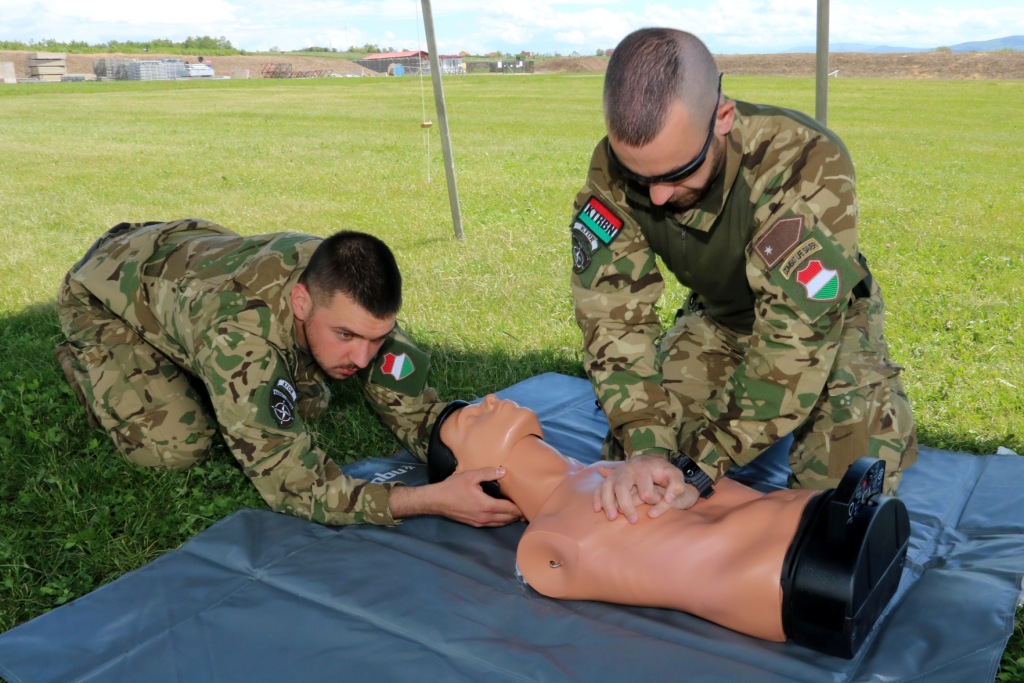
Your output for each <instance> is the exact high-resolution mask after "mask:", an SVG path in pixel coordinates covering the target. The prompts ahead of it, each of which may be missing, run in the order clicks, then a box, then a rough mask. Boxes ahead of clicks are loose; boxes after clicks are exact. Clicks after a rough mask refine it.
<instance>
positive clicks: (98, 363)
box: [55, 220, 519, 525]
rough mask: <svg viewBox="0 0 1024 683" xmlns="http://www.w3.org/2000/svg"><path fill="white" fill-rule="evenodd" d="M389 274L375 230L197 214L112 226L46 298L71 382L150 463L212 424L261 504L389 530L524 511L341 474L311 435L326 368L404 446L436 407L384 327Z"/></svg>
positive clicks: (412, 445)
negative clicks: (238, 222)
mask: <svg viewBox="0 0 1024 683" xmlns="http://www.w3.org/2000/svg"><path fill="white" fill-rule="evenodd" d="M400 305H401V274H400V273H399V271H398V266H397V264H396V263H395V261H394V256H393V255H392V254H391V251H390V250H389V249H388V247H387V246H386V245H385V244H384V243H383V242H381V241H380V240H378V239H377V238H375V237H372V236H370V235H365V234H362V233H356V232H341V233H338V234H336V235H333V236H331V237H329V238H327V239H322V238H319V237H313V236H311V235H301V234H296V233H276V234H268V235H258V236H254V237H241V236H239V235H237V234H235V233H233V232H231V231H230V230H227V229H226V228H223V227H221V226H219V225H216V224H214V223H210V222H208V221H203V220H180V221H173V222H170V223H145V224H139V223H121V224H120V225H117V226H115V227H114V228H112V229H111V230H109V231H108V232H107V233H105V234H104V235H103V236H102V237H100V239H99V240H98V241H97V242H96V243H95V244H94V245H93V246H92V248H91V249H89V251H88V252H87V253H86V255H85V256H84V257H83V258H82V259H81V260H80V261H79V262H78V263H76V264H75V265H74V267H73V268H72V269H71V271H70V272H69V273H68V274H67V276H66V277H65V278H64V282H63V284H62V286H61V289H60V293H59V295H58V300H57V309H58V314H59V316H60V321H61V327H62V328H63V330H64V333H65V334H66V335H67V341H66V342H64V343H62V344H60V345H59V346H58V347H57V349H56V354H55V355H56V357H57V359H58V361H59V362H60V364H61V366H62V368H63V370H64V372H65V375H66V376H67V378H68V380H69V382H70V383H71V384H72V386H73V387H74V388H75V390H76V393H77V394H78V395H79V399H80V400H81V401H82V402H83V404H84V405H85V406H86V409H87V411H89V412H90V418H91V419H92V420H93V421H94V422H96V423H98V425H99V426H101V427H102V428H103V429H105V430H106V431H107V432H108V433H109V434H110V436H111V438H112V439H113V440H114V443H115V444H116V445H117V447H118V449H119V450H120V451H121V453H123V454H124V456H125V457H126V458H127V459H128V460H130V461H131V462H133V463H136V464H139V465H142V466H144V467H166V468H170V469H184V468H187V467H190V466H192V465H194V464H196V463H199V462H202V461H203V460H204V459H205V458H206V457H207V454H208V452H209V450H210V448H211V446H212V445H213V442H214V438H215V435H216V433H217V432H218V431H219V432H220V433H221V434H222V435H223V438H224V441H225V443H226V444H227V446H228V448H229V449H230V451H231V453H232V454H233V455H234V457H235V458H236V459H237V460H238V462H239V463H240V464H241V466H242V469H243V471H244V472H245V474H246V476H247V477H249V479H250V480H251V481H252V482H253V484H255V486H256V488H257V489H258V490H259V491H260V493H261V494H262V496H263V498H264V499H265V500H266V501H267V503H268V504H269V505H270V507H271V508H272V509H274V510H276V511H278V512H284V513H288V514H292V515H296V516H300V517H304V518H307V519H311V520H314V521H317V522H321V523H324V524H349V523H359V522H369V523H374V524H387V525H393V524H395V523H396V520H397V519H398V518H401V517H406V516H409V515H413V514H423V513H437V514H444V515H446V516H448V517H451V518H453V519H456V520H458V521H462V522H465V523H469V524H474V525H500V524H506V523H508V522H510V521H513V520H514V519H518V518H519V511H518V509H517V508H516V507H515V506H514V505H512V504H511V503H509V502H508V501H502V500H495V499H494V498H491V497H490V496H487V495H486V494H484V493H483V491H482V490H481V488H480V485H479V484H480V482H481V481H486V480H488V479H495V478H497V477H499V476H500V475H501V472H495V470H494V469H490V470H486V471H476V472H475V473H474V474H473V475H472V476H470V477H468V478H467V479H466V480H465V481H463V482H462V483H461V485H459V486H457V487H450V488H447V489H445V488H444V487H442V486H441V485H429V486H424V487H399V488H396V485H395V484H392V483H384V484H377V483H371V482H367V481H362V480H357V479H353V478H350V477H347V476H345V475H344V474H343V473H342V472H341V469H340V468H339V467H338V465H337V464H335V462H334V461H333V460H331V458H330V457H328V455H327V454H326V453H324V452H323V451H322V450H320V449H318V448H316V446H314V444H313V443H312V440H311V438H310V434H309V432H308V431H307V430H306V427H305V424H304V420H307V419H309V418H311V417H313V416H315V415H317V414H318V413H320V412H322V411H323V410H324V409H325V408H326V407H327V405H328V401H329V397H330V393H329V389H328V387H327V384H326V382H325V379H326V377H331V378H333V379H345V378H347V377H350V376H356V378H357V381H359V382H360V383H361V384H362V387H363V392H364V394H365V396H366V399H367V400H368V401H369V403H370V405H371V406H372V407H373V409H374V410H375V411H376V412H377V413H378V415H380V417H381V418H382V419H383V421H384V422H385V423H386V424H387V425H388V426H389V427H390V428H391V430H392V431H393V432H394V433H395V435H396V436H397V437H398V439H399V440H400V441H401V442H402V443H403V444H404V445H405V446H406V447H407V448H408V449H409V450H410V451H411V452H412V453H414V454H415V455H416V456H418V457H420V458H425V457H426V445H427V441H428V438H429V434H430V430H431V428H432V425H433V423H434V421H435V419H436V417H437V415H438V414H439V413H440V412H441V411H442V409H444V407H445V404H444V403H441V402H439V401H438V397H437V394H436V392H435V391H434V390H433V389H432V388H430V387H429V386H427V372H428V366H429V356H428V355H427V354H425V353H423V352H421V351H420V350H418V349H417V348H416V347H415V346H414V345H413V344H412V343H411V342H410V340H409V339H408V338H407V337H406V335H405V334H404V333H403V332H402V330H401V329H399V328H398V327H397V326H396V324H395V319H396V315H397V312H398V308H399V306H400Z"/></svg>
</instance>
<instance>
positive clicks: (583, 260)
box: [572, 221, 600, 275]
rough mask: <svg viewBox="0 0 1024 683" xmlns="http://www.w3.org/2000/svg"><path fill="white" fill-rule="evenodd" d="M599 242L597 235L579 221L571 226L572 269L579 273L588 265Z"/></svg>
mask: <svg viewBox="0 0 1024 683" xmlns="http://www.w3.org/2000/svg"><path fill="white" fill-rule="evenodd" d="M599 246H600V243H599V242H598V241H597V236H596V235H595V234H594V233H593V232H591V231H590V230H589V229H587V226H585V225H583V224H582V223H580V222H579V221H576V223H575V224H574V225H573V226H572V269H573V271H575V272H576V274H577V275H578V274H580V273H582V272H583V271H585V270H586V269H587V268H589V267H590V262H591V261H592V260H593V258H594V252H595V251H597V248H598V247H599Z"/></svg>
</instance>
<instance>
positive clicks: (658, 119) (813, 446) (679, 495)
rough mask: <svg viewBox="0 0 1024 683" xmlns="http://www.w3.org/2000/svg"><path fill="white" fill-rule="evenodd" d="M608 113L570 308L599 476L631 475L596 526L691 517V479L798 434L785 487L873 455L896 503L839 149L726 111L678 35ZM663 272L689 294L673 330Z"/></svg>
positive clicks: (613, 88) (614, 488)
mask: <svg viewBox="0 0 1024 683" xmlns="http://www.w3.org/2000/svg"><path fill="white" fill-rule="evenodd" d="M604 112H605V123H606V126H607V132H608V135H607V137H605V138H604V139H602V140H601V141H600V142H599V143H598V144H597V147H596V148H595V149H594V153H593V156H592V158H591V161H590V169H589V173H588V176H587V180H586V183H585V185H584V186H583V189H582V190H581V191H580V192H579V194H578V195H577V197H576V202H575V211H574V214H573V220H572V223H571V230H570V233H571V236H572V258H573V275H572V292H573V297H574V301H575V309H576V320H577V322H578V323H579V326H580V329H581V331H582V333H583V345H584V364H585V367H586V371H587V374H588V375H589V377H590V379H591V382H592V383H593V385H594V388H595V391H596V394H597V397H598V401H599V402H600V404H601V406H602V407H603V409H604V411H605V414H606V415H607V417H608V422H609V428H610V429H609V434H608V437H607V439H606V440H605V444H604V450H603V457H605V458H606V459H613V460H615V459H628V460H629V462H628V463H626V465H625V466H622V467H619V468H617V469H616V470H615V473H614V475H613V476H610V477H609V478H608V479H606V480H605V482H604V483H603V484H602V486H601V487H600V488H599V489H598V490H597V491H596V492H595V494H594V509H595V511H600V510H602V509H603V510H604V512H605V514H606V515H607V516H608V518H609V519H614V518H615V517H617V516H618V514H619V513H622V514H623V515H625V516H626V518H627V519H629V520H630V521H636V515H637V512H636V505H637V502H638V501H643V502H646V503H649V504H651V505H654V507H653V508H651V509H650V512H649V513H648V514H651V515H655V516H656V515H658V514H660V513H661V512H663V511H664V510H666V509H668V508H670V507H673V506H676V507H685V506H688V505H691V504H692V501H693V500H694V496H693V495H692V494H691V495H684V487H685V486H689V485H690V484H688V483H686V482H687V481H693V476H692V474H693V473H692V472H691V473H690V476H689V477H687V478H684V474H683V471H682V465H683V464H688V465H689V466H690V467H691V468H692V463H690V459H692V461H695V462H696V463H697V465H698V466H699V467H700V469H701V470H702V471H703V472H704V473H705V474H706V475H708V477H710V479H711V480H713V481H717V480H718V478H720V477H721V476H722V475H724V474H725V472H726V471H727V470H729V468H730V467H732V466H733V465H747V464H749V463H750V462H751V461H753V460H754V459H755V458H756V457H757V456H758V455H759V454H760V453H762V452H764V451H765V450H766V449H768V448H769V447H770V446H772V445H773V444H775V443H776V442H778V441H779V440H781V439H783V438H784V437H787V436H789V435H792V436H793V441H792V446H791V450H790V454H789V458H790V465H791V468H792V474H791V476H790V481H789V483H790V486H792V487H793V488H809V489H826V488H832V487H835V486H836V485H837V484H838V483H839V480H840V479H841V478H842V475H843V474H844V473H845V472H846V470H847V468H848V466H849V465H850V464H852V463H853V462H854V461H855V460H857V459H858V458H860V457H862V456H873V457H877V458H880V459H882V460H884V461H885V462H886V471H887V478H886V482H885V490H886V493H888V494H892V493H894V492H895V490H896V488H897V486H898V485H899V481H900V476H901V474H902V471H903V469H904V468H906V467H909V466H910V465H911V464H912V463H913V462H914V461H915V460H916V459H917V439H916V435H915V431H914V425H913V417H912V414H911V410H910V405H909V402H908V401H907V397H906V394H905V392H904V390H903V386H902V382H901V380H900V371H901V368H900V367H899V366H898V365H895V364H894V363H893V362H892V361H891V360H890V358H889V350H888V346H887V344H886V342H885V338H884V336H883V324H884V318H885V306H884V303H883V301H882V295H881V290H880V289H879V287H878V284H877V283H875V282H874V280H873V279H872V277H871V274H870V272H869V270H868V267H867V261H866V259H865V258H864V257H863V255H862V254H861V252H860V250H859V248H858V243H857V199H856V194H855V176H854V169H853V163H852V161H851V159H850V155H849V153H848V152H847V150H846V148H845V146H844V145H843V143H842V141H841V140H839V138H838V137H837V136H836V135H835V134H834V133H833V132H832V131H830V130H828V129H826V128H825V127H823V126H821V125H820V124H818V123H817V122H815V121H814V120H813V119H811V118H810V117H808V116H806V115H804V114H801V113H799V112H796V111H792V110H788V109H782V108H779V107H771V106H765V105H758V104H750V103H746V102H740V101H735V100H730V99H728V98H726V97H724V96H723V94H722V83H721V75H720V74H719V73H718V70H717V68H716V65H715V62H714V59H713V57H712V56H711V53H710V52H709V51H708V49H707V47H706V46H705V45H704V44H703V43H702V42H701V41H700V39H698V38H697V37H696V36H694V35H692V34H689V33H686V32H683V31H678V30H674V29H666V28H650V29H641V30H639V31H636V32H634V33H632V34H630V35H629V36H627V37H626V38H625V39H624V40H623V41H622V42H621V43H620V44H619V46H618V47H617V48H616V50H615V52H614V54H613V56H612V58H611V60H610V61H609V64H608V71H607V75H606V77H605V86H604ZM663 270H668V271H669V273H670V274H671V276H674V277H675V278H677V279H678V281H679V282H680V283H681V284H682V285H683V286H685V287H687V288H689V290H690V292H691V294H690V296H689V298H688V299H687V301H686V302H685V305H684V306H683V307H682V308H680V309H679V311H678V313H677V314H676V319H675V322H674V324H672V325H671V326H670V327H669V328H668V329H663V326H662V323H661V320H660V318H659V315H658V309H657V308H656V306H657V304H658V302H659V299H660V298H661V295H662V292H663V289H664V280H663V276H662V272H663ZM665 305H666V306H668V305H669V304H668V303H666V304H665ZM676 305H678V304H675V305H673V306H672V307H673V308H674V307H675V306H676Z"/></svg>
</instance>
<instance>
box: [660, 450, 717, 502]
mask: <svg viewBox="0 0 1024 683" xmlns="http://www.w3.org/2000/svg"><path fill="white" fill-rule="evenodd" d="M670 462H671V463H672V464H673V465H675V466H676V467H678V468H679V469H680V471H682V473H683V479H684V480H685V481H686V483H687V484H689V485H691V486H693V487H694V488H695V489H697V491H699V492H700V497H701V498H710V497H711V496H712V495H713V494H714V492H715V483H714V482H713V481H711V477H709V476H708V475H707V473H706V472H705V471H704V470H702V469H701V468H700V466H699V465H698V464H697V463H695V462H694V461H693V460H691V459H690V458H688V457H687V456H685V455H683V454H679V455H677V456H676V457H674V458H672V459H671V461H670Z"/></svg>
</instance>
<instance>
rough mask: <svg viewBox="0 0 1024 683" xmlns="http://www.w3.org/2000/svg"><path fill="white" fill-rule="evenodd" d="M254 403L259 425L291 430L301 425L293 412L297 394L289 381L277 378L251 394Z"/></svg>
mask: <svg viewBox="0 0 1024 683" xmlns="http://www.w3.org/2000/svg"><path fill="white" fill-rule="evenodd" d="M253 399H254V401H255V402H256V419H257V420H258V421H259V423H260V424H265V425H268V426H271V427H272V426H277V427H278V428H280V429H293V428H295V427H297V426H299V425H301V420H299V418H298V416H297V414H296V412H295V404H296V403H297V401H298V393H297V392H296V391H295V386H294V384H293V383H292V381H291V380H290V379H285V378H284V377H278V378H277V379H273V380H271V381H270V382H268V383H267V384H265V385H263V386H262V387H260V388H258V389H257V390H256V391H255V392H254V393H253Z"/></svg>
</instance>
